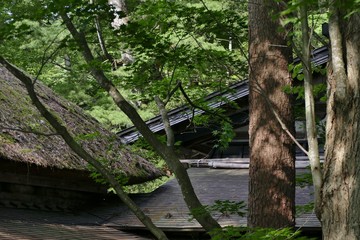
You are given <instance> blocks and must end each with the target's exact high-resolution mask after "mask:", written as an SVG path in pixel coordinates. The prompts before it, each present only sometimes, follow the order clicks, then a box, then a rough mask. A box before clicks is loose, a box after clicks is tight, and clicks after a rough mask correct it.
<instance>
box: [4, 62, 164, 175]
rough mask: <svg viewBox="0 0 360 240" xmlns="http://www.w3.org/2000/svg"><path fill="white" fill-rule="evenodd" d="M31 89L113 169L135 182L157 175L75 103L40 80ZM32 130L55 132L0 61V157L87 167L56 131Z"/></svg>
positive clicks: (143, 160) (21, 85) (61, 167)
mask: <svg viewBox="0 0 360 240" xmlns="http://www.w3.org/2000/svg"><path fill="white" fill-rule="evenodd" d="M36 91H37V93H38V95H39V97H40V99H41V100H42V102H43V103H45V104H46V105H47V106H48V108H49V109H50V110H52V112H53V113H56V114H57V116H58V117H59V119H62V121H64V122H63V123H64V125H66V126H67V128H68V129H69V130H70V131H71V132H72V134H73V135H74V136H76V137H77V138H78V139H80V141H81V143H82V145H83V147H85V149H87V150H88V151H89V152H90V153H91V154H92V155H93V156H94V157H97V158H99V159H108V160H109V161H110V165H112V167H113V168H115V169H119V170H121V171H122V172H124V173H125V174H126V175H127V176H128V177H129V178H133V179H137V180H140V181H146V180H150V179H154V178H156V177H159V176H160V175H161V172H160V171H158V170H157V169H156V168H155V167H154V166H153V165H152V164H151V163H149V162H148V161H146V160H145V159H143V158H141V157H139V156H138V155H135V154H133V153H131V152H130V151H129V150H128V149H127V148H126V147H125V146H122V145H121V144H120V141H118V140H117V139H116V136H115V135H114V134H112V133H110V132H109V131H107V130H105V129H104V128H103V127H102V126H101V125H100V124H99V123H98V122H97V121H96V120H95V119H94V118H92V117H90V116H89V115H87V114H85V113H84V112H83V111H82V110H81V109H80V108H79V107H77V106H76V105H74V104H72V103H70V102H69V101H66V100H64V99H63V98H60V97H59V96H56V95H55V94H54V93H53V92H52V91H51V90H50V89H49V88H48V87H46V86H44V85H43V84H41V83H40V82H39V81H38V82H37V84H36ZM18 129H21V130H22V131H19V130H18ZM31 131H33V132H35V131H36V132H42V133H46V134H49V133H54V130H52V128H51V127H50V125H49V124H48V123H47V122H46V120H45V119H44V118H43V117H42V116H41V115H40V113H39V112H38V111H37V109H36V108H35V107H34V106H33V105H32V103H31V100H30V98H29V97H28V96H27V91H26V89H25V87H24V85H23V84H22V83H21V81H20V80H18V79H17V78H15V77H14V76H13V75H12V74H11V73H10V72H9V71H7V69H5V68H4V67H3V66H1V65H0V158H1V159H7V160H12V161H18V162H25V163H27V164H34V165H37V166H42V167H50V168H57V169H75V170H87V169H88V165H87V163H86V162H85V161H84V160H83V159H81V158H79V157H78V156H77V155H75V153H74V152H72V151H71V149H70V148H69V147H68V146H67V145H66V143H65V142H64V141H63V140H62V138H61V137H60V136H58V135H51V134H50V135H49V136H48V135H39V134H34V133H31ZM29 132H30V133H29ZM0 161H1V160H0ZM0 171H1V170H0Z"/></svg>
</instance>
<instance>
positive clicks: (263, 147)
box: [248, 0, 295, 228]
mask: <svg viewBox="0 0 360 240" xmlns="http://www.w3.org/2000/svg"><path fill="white" fill-rule="evenodd" d="M279 11H280V6H279V5H278V3H276V1H263V0H256V1H251V2H249V55H250V57H249V61H250V75H249V83H250V96H249V97H250V99H249V101H250V124H249V135H250V169H249V174H250V182H249V200H248V204H249V206H248V209H249V212H248V226H250V227H272V228H280V227H288V226H294V210H295V203H294V202H295V201H294V199H295V156H294V146H293V142H292V140H291V138H290V137H289V136H288V135H287V134H286V133H285V131H283V130H282V129H281V126H280V124H279V122H278V121H277V120H276V118H275V117H274V114H273V111H272V109H271V108H273V110H274V111H275V112H277V113H278V115H279V116H280V117H281V119H282V121H283V123H284V124H285V125H286V127H287V129H289V130H290V132H291V133H294V122H293V116H292V103H291V97H290V96H288V95H287V94H285V93H284V92H283V90H282V87H284V86H285V85H290V84H291V77H290V74H289V72H288V63H289V61H290V59H291V48H289V47H288V46H287V39H286V32H284V31H279V28H281V25H280V22H279V21H280V20H279V19H276V18H274V15H273V13H278V12H279ZM269 102H270V103H271V105H272V107H269Z"/></svg>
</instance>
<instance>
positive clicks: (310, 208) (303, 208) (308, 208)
mask: <svg viewBox="0 0 360 240" xmlns="http://www.w3.org/2000/svg"><path fill="white" fill-rule="evenodd" d="M314 209H315V204H314V202H309V203H307V204H305V205H297V206H296V209H295V210H296V216H300V215H301V214H304V213H312V212H314Z"/></svg>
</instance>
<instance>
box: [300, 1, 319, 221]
mask: <svg viewBox="0 0 360 240" xmlns="http://www.w3.org/2000/svg"><path fill="white" fill-rule="evenodd" d="M300 19H301V35H302V56H301V60H302V66H303V72H304V92H305V117H306V134H307V141H308V146H309V150H308V157H309V162H310V167H311V175H312V180H313V186H314V203H315V213H316V216H317V217H318V219H319V220H320V219H321V216H320V208H321V207H320V204H321V184H322V175H321V166H320V157H319V144H318V139H317V130H316V122H315V103H314V94H313V77H312V68H311V55H310V37H309V32H310V29H309V24H308V14H307V5H306V3H302V5H301V6H300Z"/></svg>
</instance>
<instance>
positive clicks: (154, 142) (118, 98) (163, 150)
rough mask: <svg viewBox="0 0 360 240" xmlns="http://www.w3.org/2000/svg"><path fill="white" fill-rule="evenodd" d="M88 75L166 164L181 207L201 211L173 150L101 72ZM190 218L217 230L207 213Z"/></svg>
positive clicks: (77, 36) (80, 39)
mask: <svg viewBox="0 0 360 240" xmlns="http://www.w3.org/2000/svg"><path fill="white" fill-rule="evenodd" d="M61 18H62V19H63V21H64V24H65V25H66V27H67V28H68V30H69V31H70V33H71V35H72V36H73V38H74V40H75V42H76V43H77V45H78V46H79V48H80V49H81V51H82V54H83V56H84V59H85V60H86V62H87V63H88V64H89V66H91V63H93V61H94V57H93V55H92V52H91V50H90V48H89V46H88V44H87V41H86V39H85V36H84V34H83V33H82V32H78V31H77V29H76V28H75V26H74V25H73V24H72V22H71V19H70V18H69V17H68V16H67V15H66V13H61ZM91 74H92V76H93V77H94V78H95V80H96V81H97V82H98V84H99V85H100V86H101V87H102V88H103V89H104V90H105V91H107V92H108V94H109V95H110V97H111V98H112V99H113V101H114V103H115V104H116V105H117V106H118V107H119V109H120V110H122V111H123V112H124V113H125V114H126V115H127V116H128V118H129V119H130V120H131V121H132V123H133V124H134V126H135V127H136V128H137V129H138V131H139V132H140V133H141V134H142V136H143V137H144V139H145V140H146V141H147V142H148V143H149V145H150V146H152V147H153V148H154V150H155V151H156V152H157V153H158V154H159V155H160V156H161V157H162V158H163V159H164V160H165V161H166V163H167V165H168V166H169V168H170V169H171V171H172V172H174V173H175V177H176V179H177V181H178V183H179V185H180V189H181V191H182V194H183V197H184V200H185V203H186V204H187V206H188V208H189V209H190V211H192V210H194V209H197V210H198V209H203V206H202V204H201V203H200V201H199V199H198V197H197V196H196V194H195V191H194V188H193V187H192V184H191V181H190V178H189V176H188V174H187V172H186V169H185V168H184V166H183V165H182V164H181V163H180V160H179V158H178V156H177V154H176V152H175V151H174V150H173V148H172V147H168V146H166V145H165V144H162V143H161V142H160V141H159V140H158V139H157V137H156V136H155V134H153V132H152V131H151V130H150V129H149V127H148V126H147V125H146V123H145V122H144V120H143V119H142V118H141V117H140V115H139V114H138V112H137V111H136V109H135V108H134V107H133V106H132V105H131V104H129V103H128V102H127V101H126V99H125V98H124V97H123V96H122V95H121V93H120V92H119V91H118V89H117V88H116V87H115V86H114V84H113V83H112V82H111V81H110V80H109V79H108V78H107V77H106V76H105V74H104V72H103V71H102V70H101V69H98V68H96V67H91ZM193 213H194V214H193V215H194V218H195V219H196V220H197V221H198V222H199V223H200V224H201V226H202V227H203V228H204V229H205V230H206V231H207V232H210V231H212V230H214V229H216V228H221V226H220V225H219V223H218V222H217V221H216V220H215V219H214V218H213V217H212V216H211V215H210V214H209V213H208V212H207V211H194V212H193Z"/></svg>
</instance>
